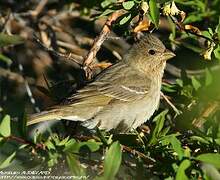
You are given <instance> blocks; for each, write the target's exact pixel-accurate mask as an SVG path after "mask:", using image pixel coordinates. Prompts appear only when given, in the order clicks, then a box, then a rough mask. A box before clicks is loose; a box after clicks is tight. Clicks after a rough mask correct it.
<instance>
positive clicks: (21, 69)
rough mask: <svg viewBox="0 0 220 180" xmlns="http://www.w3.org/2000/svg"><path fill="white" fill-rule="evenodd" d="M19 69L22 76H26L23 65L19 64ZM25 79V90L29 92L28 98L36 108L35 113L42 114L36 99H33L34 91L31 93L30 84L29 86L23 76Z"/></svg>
mask: <svg viewBox="0 0 220 180" xmlns="http://www.w3.org/2000/svg"><path fill="white" fill-rule="evenodd" d="M18 68H19V70H20V72H21V74H22V75H23V74H24V73H23V71H24V68H23V66H22V64H20V63H19V64H18ZM23 78H24V86H25V89H26V91H27V94H28V97H29V99H30V102H31V103H32V105H33V106H34V109H35V111H36V112H37V113H39V112H40V108H39V107H38V106H37V104H36V101H35V99H34V97H33V93H32V91H31V88H30V86H29V84H28V81H27V80H26V79H25V77H24V76H23Z"/></svg>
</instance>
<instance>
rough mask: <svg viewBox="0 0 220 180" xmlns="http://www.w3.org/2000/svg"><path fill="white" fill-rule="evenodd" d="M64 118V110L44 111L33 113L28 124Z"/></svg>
mask: <svg viewBox="0 0 220 180" xmlns="http://www.w3.org/2000/svg"><path fill="white" fill-rule="evenodd" d="M62 118H63V113H62V111H60V110H58V109H53V110H49V111H43V112H40V113H37V114H33V115H31V116H30V117H29V118H28V121H27V126H29V125H32V124H36V123H39V122H44V121H49V120H61V119H62Z"/></svg>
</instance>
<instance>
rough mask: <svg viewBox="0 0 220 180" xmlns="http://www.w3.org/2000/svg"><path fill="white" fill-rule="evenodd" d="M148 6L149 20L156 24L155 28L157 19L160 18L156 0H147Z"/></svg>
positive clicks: (157, 23) (157, 22)
mask: <svg viewBox="0 0 220 180" xmlns="http://www.w3.org/2000/svg"><path fill="white" fill-rule="evenodd" d="M149 8H150V16H151V20H152V22H153V23H154V25H155V26H156V28H158V25H159V20H160V12H159V8H158V7H157V2H156V0H150V1H149Z"/></svg>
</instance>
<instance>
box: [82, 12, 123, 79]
mask: <svg viewBox="0 0 220 180" xmlns="http://www.w3.org/2000/svg"><path fill="white" fill-rule="evenodd" d="M123 13H124V11H122V10H118V11H115V12H114V13H112V14H111V15H110V16H109V17H108V19H107V21H106V22H105V25H104V26H103V28H102V31H101V33H100V34H99V36H97V37H96V38H95V40H94V42H93V45H92V48H91V49H90V51H89V53H88V54H87V56H86V58H85V60H84V63H83V69H84V70H85V72H87V73H88V69H90V68H89V66H90V65H91V64H92V62H93V59H94V58H95V57H96V54H97V52H98V51H99V49H100V48H101V45H102V44H103V42H104V41H105V40H106V39H107V37H108V35H109V34H110V31H111V25H112V23H113V22H114V21H115V20H116V19H117V18H118V17H120V16H121V15H122V14H123ZM87 77H88V74H87Z"/></svg>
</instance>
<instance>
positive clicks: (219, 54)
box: [213, 45, 220, 60]
mask: <svg viewBox="0 0 220 180" xmlns="http://www.w3.org/2000/svg"><path fill="white" fill-rule="evenodd" d="M213 52H214V55H215V58H216V59H219V60H220V45H218V46H217V48H215V49H214V51H213Z"/></svg>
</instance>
